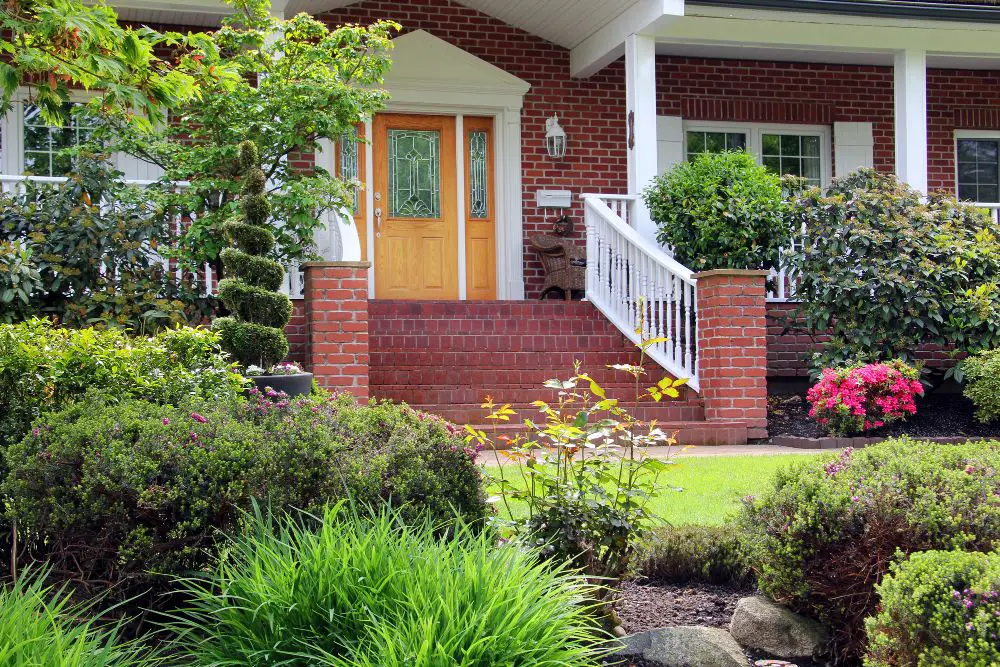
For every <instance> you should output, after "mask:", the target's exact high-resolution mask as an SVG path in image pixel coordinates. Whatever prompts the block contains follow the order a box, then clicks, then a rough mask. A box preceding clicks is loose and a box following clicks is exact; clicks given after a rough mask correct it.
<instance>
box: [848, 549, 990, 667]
mask: <svg viewBox="0 0 1000 667" xmlns="http://www.w3.org/2000/svg"><path fill="white" fill-rule="evenodd" d="M878 594H879V597H880V605H879V606H880V610H879V613H878V615H877V616H874V617H873V618H869V619H868V621H867V624H866V625H867V628H868V636H869V637H870V640H869V645H868V656H867V659H866V660H865V664H866V665H870V666H871V667H910V666H911V665H914V666H919V665H927V666H928V667H929V666H931V665H933V666H934V667H991V666H993V665H1000V552H995V553H992V554H984V553H969V552H965V551H928V552H922V553H915V554H913V555H912V556H910V558H909V560H907V561H904V562H902V563H896V564H894V565H893V566H892V570H891V572H890V574H889V575H887V576H886V578H885V579H883V580H882V583H881V584H880V585H879V587H878Z"/></svg>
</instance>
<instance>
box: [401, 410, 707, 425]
mask: <svg viewBox="0 0 1000 667" xmlns="http://www.w3.org/2000/svg"><path fill="white" fill-rule="evenodd" d="M418 407H419V409H421V410H423V411H424V412H429V413H430V414H433V415H438V416H439V417H442V418H444V419H447V420H448V421H450V422H453V423H455V424H482V423H485V422H486V421H487V420H486V415H487V414H488V413H487V411H486V410H485V409H483V408H480V407H479V406H476V407H474V408H469V409H467V410H463V409H456V408H449V407H435V406H418ZM516 412H517V416H516V417H512V419H514V420H517V422H518V423H520V422H523V421H524V420H525V419H531V420H532V421H538V420H539V419H542V417H541V416H540V414H539V412H538V410H537V409H536V408H534V407H528V408H523V409H519V410H516ZM628 412H629V414H631V415H632V416H633V417H634V418H635V419H638V420H640V421H647V422H648V421H653V420H656V421H657V422H703V421H705V411H704V410H703V409H701V408H700V407H696V406H687V407H681V406H678V407H669V408H657V407H645V406H643V407H639V408H630V409H629V410H628Z"/></svg>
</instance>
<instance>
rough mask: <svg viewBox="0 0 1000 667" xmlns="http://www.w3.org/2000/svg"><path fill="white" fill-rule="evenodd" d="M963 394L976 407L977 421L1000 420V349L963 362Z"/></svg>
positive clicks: (981, 353)
mask: <svg viewBox="0 0 1000 667" xmlns="http://www.w3.org/2000/svg"><path fill="white" fill-rule="evenodd" d="M962 372H963V374H964V381H965V386H964V389H963V393H964V394H965V396H966V398H968V399H969V400H970V401H972V402H973V404H974V405H975V406H976V419H978V420H979V421H981V422H984V423H986V422H992V421H996V420H997V419H1000V349H995V350H985V351H983V352H980V353H978V354H974V355H972V356H971V357H969V358H967V359H965V360H964V361H963V362H962Z"/></svg>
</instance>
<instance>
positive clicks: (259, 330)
mask: <svg viewBox="0 0 1000 667" xmlns="http://www.w3.org/2000/svg"><path fill="white" fill-rule="evenodd" d="M240 164H241V165H242V166H243V191H242V193H241V196H240V205H241V206H242V208H243V215H242V217H239V218H236V219H235V220H233V221H232V222H230V223H227V226H226V229H227V230H230V231H234V232H235V233H236V237H230V240H231V241H232V242H234V243H237V244H240V245H244V246H246V245H247V243H246V239H247V237H248V234H247V233H246V228H247V227H252V228H254V229H258V230H263V231H270V230H268V222H269V218H270V216H271V206H270V204H269V203H268V195H267V192H266V191H265V185H264V184H265V178H264V172H263V171H261V169H260V154H259V153H258V152H257V147H256V146H255V145H254V143H253V142H252V141H244V142H243V143H242V144H240ZM256 238H257V240H260V239H263V238H266V236H263V235H258V236H257V237H256ZM241 239H242V242H241ZM259 250H260V252H258V253H257V255H253V254H250V253H249V252H245V251H243V250H239V249H237V248H226V249H225V250H223V251H222V262H223V265H224V266H225V267H226V274H227V275H228V276H229V277H227V278H225V279H223V280H222V281H221V282H220V284H219V296H221V297H222V300H223V302H224V303H225V304H226V307H227V308H229V310H230V311H231V312H232V313H233V315H232V317H224V318H219V319H217V320H216V321H215V324H214V328H215V329H216V331H218V332H219V335H220V336H221V337H222V344H223V346H225V348H226V350H227V351H228V352H229V353H230V354H232V355H233V357H234V358H235V359H236V360H237V361H238V362H239V363H240V364H241V365H242V366H243V367H244V368H246V367H248V366H251V365H256V366H260V367H261V368H265V369H269V368H271V367H272V366H274V365H275V364H276V363H278V362H279V361H281V360H282V359H284V358H285V355H287V354H288V339H287V338H286V337H285V331H284V327H285V325H286V324H288V320H289V318H290V317H291V315H292V302H291V301H290V300H289V299H288V297H287V296H286V295H284V294H280V293H278V292H277V289H278V287H279V286H280V285H281V281H282V279H283V278H284V276H285V270H284V269H283V268H282V266H281V264H279V263H278V262H276V261H274V260H273V259H270V258H268V257H265V256H263V255H266V253H267V252H268V251H269V250H271V248H270V247H268V248H260V249H259ZM258 255H259V256H258Z"/></svg>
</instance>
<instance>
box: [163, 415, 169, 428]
mask: <svg viewBox="0 0 1000 667" xmlns="http://www.w3.org/2000/svg"><path fill="white" fill-rule="evenodd" d="M169 423H170V420H169V419H167V418H166V417H164V418H163V425H164V426H166V425H168V424H169Z"/></svg>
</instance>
